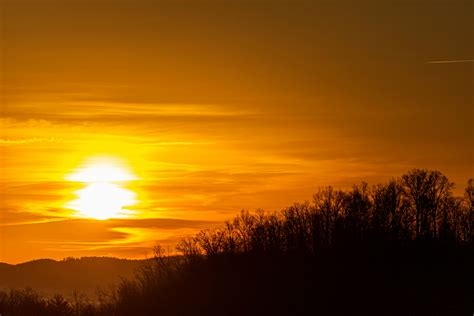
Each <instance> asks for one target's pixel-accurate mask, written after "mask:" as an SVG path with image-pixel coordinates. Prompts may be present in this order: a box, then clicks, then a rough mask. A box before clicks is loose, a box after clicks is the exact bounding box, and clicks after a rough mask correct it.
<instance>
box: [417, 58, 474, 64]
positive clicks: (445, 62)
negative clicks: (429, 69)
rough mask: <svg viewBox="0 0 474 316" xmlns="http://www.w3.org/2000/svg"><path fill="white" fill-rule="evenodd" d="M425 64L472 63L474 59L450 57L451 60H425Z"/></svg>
mask: <svg viewBox="0 0 474 316" xmlns="http://www.w3.org/2000/svg"><path fill="white" fill-rule="evenodd" d="M426 63H427V64H459V63H474V59H452V60H432V61H428V62H426Z"/></svg>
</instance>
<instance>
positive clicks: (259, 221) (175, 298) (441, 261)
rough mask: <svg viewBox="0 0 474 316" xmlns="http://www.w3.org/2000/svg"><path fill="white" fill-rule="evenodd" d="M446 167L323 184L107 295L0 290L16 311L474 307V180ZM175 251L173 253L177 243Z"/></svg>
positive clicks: (461, 311) (408, 311)
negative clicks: (347, 185)
mask: <svg viewBox="0 0 474 316" xmlns="http://www.w3.org/2000/svg"><path fill="white" fill-rule="evenodd" d="M453 188H454V184H453V183H451V182H450V181H449V180H448V179H447V178H446V177H445V176H444V175H443V174H441V173H440V172H438V171H429V170H420V169H415V170H412V171H410V172H408V173H406V174H405V175H403V176H401V177H400V178H398V179H393V180H391V181H389V182H388V183H386V184H380V185H376V186H373V187H369V186H368V184H366V183H362V184H360V185H356V186H354V187H353V188H352V189H350V190H337V189H334V188H332V187H327V188H324V189H321V190H320V191H319V192H317V193H316V194H315V195H314V197H313V200H312V201H311V202H305V203H300V204H294V205H292V206H290V207H287V208H285V209H283V210H282V211H280V212H277V213H265V212H264V211H262V210H259V211H257V212H256V213H254V214H250V213H249V212H244V211H243V212H241V213H240V215H238V216H237V217H236V218H235V219H234V220H233V221H230V222H227V223H226V224H225V225H223V227H221V228H219V229H214V230H204V231H201V232H199V233H198V234H197V235H196V236H194V237H188V238H186V239H183V240H182V241H181V242H180V243H179V244H178V245H177V247H176V249H177V250H178V251H179V252H180V253H181V254H182V255H181V256H171V255H167V252H166V251H163V249H162V248H160V247H157V248H156V249H155V258H154V260H153V261H152V262H151V263H150V264H149V265H147V266H146V267H145V268H143V269H141V270H139V271H138V272H137V274H136V276H135V278H134V279H132V280H123V281H122V282H121V283H120V285H119V286H118V287H117V288H116V289H115V290H113V291H111V292H109V293H102V295H101V297H100V299H98V300H96V301H95V302H88V301H87V300H81V299H78V297H77V296H76V297H75V298H74V299H72V300H69V301H67V300H65V299H64V298H63V297H61V296H56V297H53V298H48V299H46V298H41V297H39V296H38V295H37V294H35V293H34V292H32V291H29V290H24V291H11V292H9V293H2V292H0V313H1V314H2V315H3V316H5V315H6V316H9V315H11V316H16V315H46V316H47V315H84V316H85V315H91V316H92V315H347V314H350V315H470V314H472V312H473V311H474V303H473V302H474V271H473V268H472V267H473V266H474V238H473V237H474V236H473V228H474V222H473V221H474V181H473V180H472V179H471V180H469V181H468V184H467V187H466V189H465V192H464V195H463V196H460V197H456V196H454V195H453ZM169 253H173V252H172V251H170V252H169Z"/></svg>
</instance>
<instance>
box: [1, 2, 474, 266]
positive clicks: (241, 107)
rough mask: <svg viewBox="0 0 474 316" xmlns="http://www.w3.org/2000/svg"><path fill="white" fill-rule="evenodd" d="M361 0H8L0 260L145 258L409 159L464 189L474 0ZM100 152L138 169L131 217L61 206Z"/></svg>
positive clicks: (381, 176)
mask: <svg viewBox="0 0 474 316" xmlns="http://www.w3.org/2000/svg"><path fill="white" fill-rule="evenodd" d="M355 2H356V1H309V0H308V1H300V0H296V1H271V0H267V1H263V0H256V1H243V0H241V1H231V0H226V1H217V0H210V1H199V0H198V1H164V0H158V1H145V0H137V1H107V0H98V1H85V0H83V1H78V0H61V1H60V0H34V1H33V0H6V1H3V2H2V4H1V6H2V10H1V11H2V14H3V16H2V19H1V27H2V28H1V45H0V47H1V48H0V53H1V56H0V57H1V121H0V132H1V137H0V159H1V174H0V190H1V191H0V193H1V201H0V262H2V261H3V262H10V263H14V262H21V261H25V260H31V259H35V258H42V257H51V258H63V257H66V256H85V255H100V256H102V255H111V256H120V257H134V258H137V257H144V256H145V254H146V253H149V251H150V248H151V247H152V246H153V245H154V243H155V241H157V240H158V241H161V242H162V243H164V244H165V245H172V244H174V243H175V242H176V240H178V239H179V238H181V237H182V236H185V235H187V234H190V233H193V232H195V231H196V230H198V229H201V228H207V227H212V226H214V225H216V224H218V223H220V222H222V221H223V220H225V219H229V218H231V217H232V216H233V215H234V214H235V213H237V212H238V211H239V210H240V209H249V210H254V209H256V208H259V207H260V208H264V209H268V210H277V209H280V208H282V207H284V206H286V205H288V204H290V203H292V202H294V201H303V200H305V199H310V198H311V195H312V193H314V192H315V191H317V189H318V187H320V186H323V185H328V184H332V185H334V186H336V187H348V186H350V185H351V184H353V183H356V182H360V181H362V180H365V181H368V182H369V183H373V184H374V183H376V182H379V181H386V180H388V179H389V178H391V177H392V176H398V175H400V174H401V173H403V172H405V171H407V170H408V169H410V168H413V167H423V168H433V169H438V170H440V171H442V172H443V173H445V174H446V175H447V176H448V177H449V178H450V179H451V180H452V181H455V182H456V184H457V185H458V189H457V192H460V191H461V190H462V188H463V187H464V186H465V183H466V181H467V179H468V178H469V177H473V174H474V172H473V165H474V157H473V156H474V129H473V128H472V126H470V125H469V124H471V123H472V117H474V112H473V111H474V110H473V109H474V104H473V93H472V91H473V66H474V63H473V62H472V60H473V59H474V44H473V41H472V38H474V36H473V35H474V34H473V32H474V31H473V28H472V21H473V20H474V8H473V4H472V2H470V1H456V0H452V1H432V0H429V1H428V0H420V1H390V2H385V3H380V2H384V1H360V2H359V1H357V4H355ZM435 61H443V62H441V63H433V62H435ZM444 61H446V62H444ZM447 61H459V62H447ZM104 157H105V158H104ZM96 158H97V159H111V160H117V161H120V163H121V164H123V166H124V168H127V169H129V170H130V172H132V173H133V174H134V175H135V176H136V179H135V180H133V181H129V182H127V183H124V184H123V187H124V188H126V189H127V190H130V192H133V193H134V194H136V197H137V200H138V202H137V203H136V204H135V205H133V206H130V207H129V208H130V209H131V210H133V211H134V213H133V215H132V216H130V217H129V218H120V219H110V220H103V221H99V220H95V219H88V218H84V217H80V216H77V211H75V210H72V209H68V208H66V207H65V205H67V204H68V203H70V202H71V201H74V199H76V198H77V196H75V193H74V192H76V191H77V190H80V189H81V188H82V189H83V188H84V187H85V186H87V184H84V183H81V182H77V181H71V180H68V176H70V175H71V174H74V172H76V171H77V170H78V168H79V169H80V168H81V166H84V165H85V164H86V165H87V162H88V161H90V160H91V159H96ZM121 185H122V184H121Z"/></svg>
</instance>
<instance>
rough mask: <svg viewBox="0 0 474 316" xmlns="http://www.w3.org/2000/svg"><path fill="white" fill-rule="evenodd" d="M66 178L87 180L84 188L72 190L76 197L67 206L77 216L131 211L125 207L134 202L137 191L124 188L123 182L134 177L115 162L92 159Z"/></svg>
mask: <svg viewBox="0 0 474 316" xmlns="http://www.w3.org/2000/svg"><path fill="white" fill-rule="evenodd" d="M66 179H67V180H69V181H74V182H84V183H86V187H85V188H83V189H80V190H78V191H76V192H74V193H75V194H76V195H77V196H78V198H77V199H76V200H74V201H71V202H69V203H68V204H67V205H66V207H67V208H69V209H73V210H75V211H77V212H78V213H77V214H76V215H77V216H78V217H86V218H94V219H98V220H105V219H110V218H123V217H128V216H130V214H132V213H133V212H132V211H130V210H127V209H125V207H127V206H131V205H134V204H136V203H137V200H136V194H135V193H134V192H132V191H130V190H128V189H126V188H124V187H123V182H125V181H131V180H136V179H137V178H136V177H135V176H134V175H133V174H132V173H130V171H128V170H127V169H126V168H125V167H124V166H122V165H121V164H119V163H118V162H117V161H114V160H104V159H101V160H92V161H91V162H89V163H87V164H85V165H84V166H83V167H80V168H78V169H77V170H76V172H74V173H73V174H71V175H69V176H67V177H66Z"/></svg>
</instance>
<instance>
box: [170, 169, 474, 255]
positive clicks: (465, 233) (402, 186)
mask: <svg viewBox="0 0 474 316" xmlns="http://www.w3.org/2000/svg"><path fill="white" fill-rule="evenodd" d="M453 187H454V183H452V182H450V181H449V180H448V179H447V177H446V176H444V175H443V174H441V173H440V172H438V171H429V170H420V169H415V170H412V171H410V172H408V173H407V174H405V175H403V176H402V177H401V178H400V179H394V180H392V181H390V182H389V183H387V184H379V185H376V186H373V187H369V186H368V184H367V183H362V184H360V185H355V186H353V188H352V189H351V190H349V191H344V190H336V189H334V188H332V187H327V188H325V189H322V190H320V191H319V192H318V193H316V194H315V195H314V196H313V201H312V202H306V203H302V204H294V205H293V206H290V207H288V208H286V209H284V210H282V211H281V212H279V213H273V214H267V213H265V212H264V211H262V210H258V211H257V212H256V214H253V215H252V214H249V213H248V212H241V214H240V215H239V216H238V217H236V218H235V219H234V220H233V221H232V222H227V223H226V225H225V227H224V228H221V229H216V230H204V231H201V232H200V233H199V234H198V235H197V236H195V237H192V238H187V239H185V240H183V241H181V243H180V244H179V245H178V247H177V249H178V250H180V251H181V252H182V253H183V254H184V255H185V257H186V258H192V257H194V256H198V255H200V254H202V253H204V254H205V255H207V256H213V255H216V254H234V253H247V252H278V253H294V252H303V253H315V252H317V251H319V250H323V249H328V248H334V247H340V246H343V247H345V246H348V245H351V244H360V243H364V242H368V243H376V244H383V243H385V242H399V243H403V242H409V241H425V242H430V241H432V242H443V243H453V244H460V245H461V244H462V245H472V244H473V243H474V180H473V179H470V180H469V181H468V184H467V187H466V189H465V194H464V196H462V197H456V196H454V195H453V193H452V189H453Z"/></svg>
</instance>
